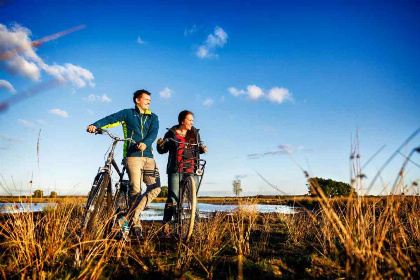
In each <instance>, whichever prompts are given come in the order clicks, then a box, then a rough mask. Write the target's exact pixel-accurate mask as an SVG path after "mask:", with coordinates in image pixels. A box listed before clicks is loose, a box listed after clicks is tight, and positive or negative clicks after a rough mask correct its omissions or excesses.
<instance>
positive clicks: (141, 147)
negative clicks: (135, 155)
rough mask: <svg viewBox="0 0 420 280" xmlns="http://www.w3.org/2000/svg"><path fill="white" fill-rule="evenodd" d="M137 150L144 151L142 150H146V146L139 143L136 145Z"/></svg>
mask: <svg viewBox="0 0 420 280" xmlns="http://www.w3.org/2000/svg"><path fill="white" fill-rule="evenodd" d="M137 148H138V149H139V150H140V151H142V152H143V151H144V150H146V148H147V146H146V144H144V143H140V144H138V145H137Z"/></svg>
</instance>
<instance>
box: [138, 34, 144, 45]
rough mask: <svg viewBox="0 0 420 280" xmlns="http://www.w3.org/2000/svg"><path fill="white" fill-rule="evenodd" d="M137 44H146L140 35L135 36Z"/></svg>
mask: <svg viewBox="0 0 420 280" xmlns="http://www.w3.org/2000/svg"><path fill="white" fill-rule="evenodd" d="M137 44H139V45H144V44H146V42H145V41H143V40H142V39H141V38H140V36H137Z"/></svg>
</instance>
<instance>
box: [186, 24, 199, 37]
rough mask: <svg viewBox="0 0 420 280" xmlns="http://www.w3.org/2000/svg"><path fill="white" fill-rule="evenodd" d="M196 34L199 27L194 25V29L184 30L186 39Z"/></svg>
mask: <svg viewBox="0 0 420 280" xmlns="http://www.w3.org/2000/svg"><path fill="white" fill-rule="evenodd" d="M195 32H197V26H196V25H195V24H194V25H193V27H192V28H190V29H187V28H185V30H184V36H185V37H187V36H191V35H193V34H194V33H195Z"/></svg>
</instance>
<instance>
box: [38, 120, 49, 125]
mask: <svg viewBox="0 0 420 280" xmlns="http://www.w3.org/2000/svg"><path fill="white" fill-rule="evenodd" d="M36 122H37V123H39V124H42V125H46V124H47V123H46V122H45V121H44V120H36Z"/></svg>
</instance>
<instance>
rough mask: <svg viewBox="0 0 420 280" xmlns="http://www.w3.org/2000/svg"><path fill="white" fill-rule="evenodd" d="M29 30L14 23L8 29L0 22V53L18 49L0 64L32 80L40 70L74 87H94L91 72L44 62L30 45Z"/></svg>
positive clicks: (68, 64)
mask: <svg viewBox="0 0 420 280" xmlns="http://www.w3.org/2000/svg"><path fill="white" fill-rule="evenodd" d="M31 34H32V33H31V31H30V30H29V29H27V28H25V27H23V26H20V25H19V24H14V25H13V26H12V27H11V28H10V29H8V28H7V27H6V26H5V25H3V24H0V53H2V54H5V53H8V52H10V51H14V50H16V49H20V50H22V51H19V52H18V53H16V54H13V55H12V56H10V57H8V58H7V59H5V60H4V61H2V62H1V63H0V66H1V67H2V68H4V69H5V70H6V71H7V72H9V73H11V74H13V75H19V76H23V77H25V78H28V79H30V80H32V81H39V80H40V78H41V70H43V71H45V72H46V73H48V74H49V75H51V76H53V77H55V78H56V79H58V80H59V81H62V82H71V83H72V84H73V85H75V86H76V87H79V88H82V87H85V86H86V85H87V84H89V86H91V87H94V86H95V84H94V83H93V79H94V77H93V74H92V73H91V72H90V71H89V70H87V69H84V68H82V67H80V66H75V65H73V64H71V63H66V64H64V66H61V65H57V64H53V65H49V64H47V63H45V62H44V61H43V60H42V59H41V58H40V57H39V56H38V55H37V54H36V52H35V50H36V49H35V48H34V47H32V43H33V42H32V40H31V39H30V38H29V37H30V36H31Z"/></svg>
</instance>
